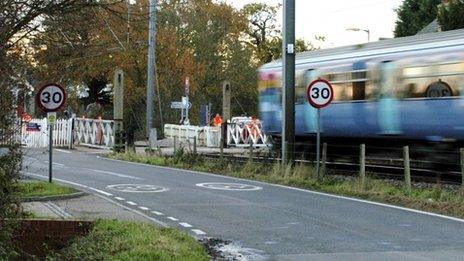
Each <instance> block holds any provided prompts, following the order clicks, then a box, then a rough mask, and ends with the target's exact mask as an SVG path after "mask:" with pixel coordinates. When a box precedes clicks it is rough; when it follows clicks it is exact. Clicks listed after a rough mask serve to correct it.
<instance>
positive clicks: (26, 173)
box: [22, 172, 168, 227]
mask: <svg viewBox="0 0 464 261" xmlns="http://www.w3.org/2000/svg"><path fill="white" fill-rule="evenodd" d="M22 174H23V175H27V176H32V177H37V178H41V179H48V177H45V176H42V175H38V174H35V173H31V172H22ZM54 180H56V181H58V182H61V183H67V184H70V185H74V186H77V187H81V188H85V189H88V190H93V191H96V192H99V193H101V194H103V195H106V196H112V195H113V194H110V193H107V192H105V191H102V190H99V189H96V188H92V187H89V186H86V185H83V184H79V183H76V182H72V181H67V180H63V179H56V178H55V179H54ZM95 196H97V197H99V198H102V199H104V200H106V201H108V202H111V203H113V204H115V205H117V206H120V207H122V208H124V209H126V210H128V211H130V212H132V213H135V214H138V215H140V216H142V217H144V218H146V219H148V220H150V221H153V222H155V223H156V224H158V225H160V226H163V227H168V225H167V224H166V223H164V222H162V221H160V220H157V219H155V218H152V217H150V216H147V215H145V214H144V213H142V212H140V211H137V210H135V209H131V208H129V207H127V206H124V205H122V204H119V203H118V202H116V201H114V200H111V199H109V198H107V197H104V196H102V195H99V194H95Z"/></svg>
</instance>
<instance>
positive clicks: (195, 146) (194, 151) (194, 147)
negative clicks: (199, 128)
mask: <svg viewBox="0 0 464 261" xmlns="http://www.w3.org/2000/svg"><path fill="white" fill-rule="evenodd" d="M193 154H195V155H196V154H197V137H193Z"/></svg>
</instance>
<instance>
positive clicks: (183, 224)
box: [179, 222, 192, 227]
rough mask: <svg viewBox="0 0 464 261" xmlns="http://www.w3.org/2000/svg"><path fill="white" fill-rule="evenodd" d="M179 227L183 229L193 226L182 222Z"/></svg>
mask: <svg viewBox="0 0 464 261" xmlns="http://www.w3.org/2000/svg"><path fill="white" fill-rule="evenodd" d="M179 225H181V226H183V227H192V225H190V224H189V223H185V222H180V223H179Z"/></svg>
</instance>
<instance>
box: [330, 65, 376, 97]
mask: <svg viewBox="0 0 464 261" xmlns="http://www.w3.org/2000/svg"><path fill="white" fill-rule="evenodd" d="M369 77H370V72H369V71H367V70H364V69H363V70H352V71H344V72H338V73H329V74H326V75H324V76H323V78H325V79H327V80H328V81H329V82H330V83H331V84H332V86H333V88H334V100H335V101H361V100H366V99H373V98H375V93H374V92H375V86H374V84H373V82H372V81H371V79H369Z"/></svg>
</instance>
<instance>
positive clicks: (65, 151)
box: [54, 149, 71, 154]
mask: <svg viewBox="0 0 464 261" xmlns="http://www.w3.org/2000/svg"><path fill="white" fill-rule="evenodd" d="M54 150H56V151H59V152H63V153H66V154H70V153H71V152H70V151H67V150H60V149H54Z"/></svg>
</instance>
